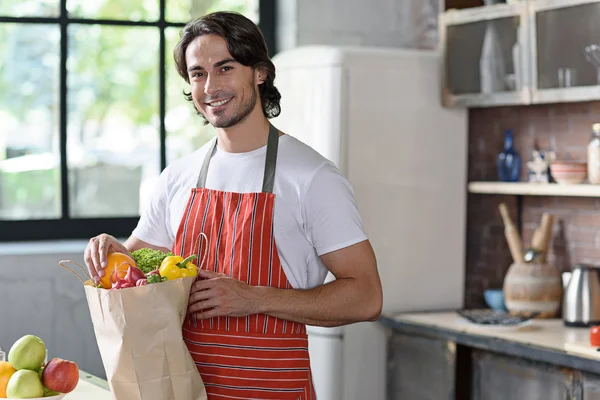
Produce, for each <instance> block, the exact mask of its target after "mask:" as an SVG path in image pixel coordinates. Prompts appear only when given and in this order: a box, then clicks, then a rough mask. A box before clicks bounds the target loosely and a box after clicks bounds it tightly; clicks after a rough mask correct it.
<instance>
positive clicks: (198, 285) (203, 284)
mask: <svg viewBox="0 0 600 400" xmlns="http://www.w3.org/2000/svg"><path fill="white" fill-rule="evenodd" d="M214 285H215V283H214V282H212V281H197V282H194V284H193V285H192V289H191V290H190V294H193V293H196V292H200V291H202V290H207V289H210V288H212V287H214ZM190 297H191V296H190Z"/></svg>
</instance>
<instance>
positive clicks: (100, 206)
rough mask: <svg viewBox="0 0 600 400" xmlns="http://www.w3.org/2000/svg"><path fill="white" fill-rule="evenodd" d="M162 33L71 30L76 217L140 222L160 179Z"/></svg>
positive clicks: (70, 104) (71, 167)
mask: <svg viewBox="0 0 600 400" xmlns="http://www.w3.org/2000/svg"><path fill="white" fill-rule="evenodd" d="M158 40H159V30H158V29H157V28H142V27H136V28H130V27H114V26H99V25H91V26H90V25H85V26H82V25H72V26H70V27H69V43H70V46H71V48H70V49H69V60H68V63H67V68H68V109H69V115H68V128H67V129H68V131H67V136H68V142H67V155H68V165H69V185H70V186H69V187H70V201H71V210H70V215H71V217H123V216H137V215H139V211H140V207H141V206H142V203H143V202H142V201H141V200H142V199H144V198H147V197H148V196H149V194H148V192H147V191H148V190H151V188H152V183H153V182H152V181H153V180H154V179H155V178H156V177H157V176H158V173H159V172H160V157H159V155H160V151H159V141H160V137H159V130H158V126H159V123H158V118H159V117H158V103H159V102H158V98H159V85H158V67H159V60H158V54H159V52H158Z"/></svg>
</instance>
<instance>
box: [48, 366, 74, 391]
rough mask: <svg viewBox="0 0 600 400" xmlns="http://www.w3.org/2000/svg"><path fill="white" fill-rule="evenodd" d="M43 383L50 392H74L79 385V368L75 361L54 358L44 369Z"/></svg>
mask: <svg viewBox="0 0 600 400" xmlns="http://www.w3.org/2000/svg"><path fill="white" fill-rule="evenodd" d="M42 383H43V384H44V386H45V387H47V388H48V389H49V390H53V391H56V392H59V393H69V392H72V391H73V390H74V389H75V387H76V386H77V383H79V367H78V366H77V364H76V363H74V362H73V361H68V360H63V359H62V358H53V359H52V360H50V361H49V362H48V364H46V366H45V367H44V372H43V374H42Z"/></svg>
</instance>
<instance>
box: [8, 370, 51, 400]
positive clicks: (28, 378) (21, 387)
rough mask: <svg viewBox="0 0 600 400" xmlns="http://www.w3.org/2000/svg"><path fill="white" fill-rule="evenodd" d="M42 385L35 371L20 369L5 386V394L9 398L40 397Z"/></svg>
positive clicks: (42, 390)
mask: <svg viewBox="0 0 600 400" xmlns="http://www.w3.org/2000/svg"><path fill="white" fill-rule="evenodd" d="M43 395H44V386H43V385H42V381H41V380H40V377H39V376H38V374H37V372H36V371H32V370H29V369H22V370H19V371H17V372H15V373H14V374H13V375H12V376H11V377H10V379H9V381H8V385H7V387H6V396H7V398H9V399H11V398H14V399H31V398H35V397H42V396H43Z"/></svg>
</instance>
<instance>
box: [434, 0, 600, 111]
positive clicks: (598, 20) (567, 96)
mask: <svg viewBox="0 0 600 400" xmlns="http://www.w3.org/2000/svg"><path fill="white" fill-rule="evenodd" d="M509 3H510V4H497V5H492V6H484V7H476V8H470V9H463V10H448V11H446V12H445V13H442V14H441V15H440V31H441V42H440V43H441V45H442V46H443V47H442V49H443V52H444V77H445V79H444V85H443V104H444V105H445V106H449V107H485V106H494V105H524V104H539V103H555V102H575V101H589V100H600V0H521V1H514V2H509Z"/></svg>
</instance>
